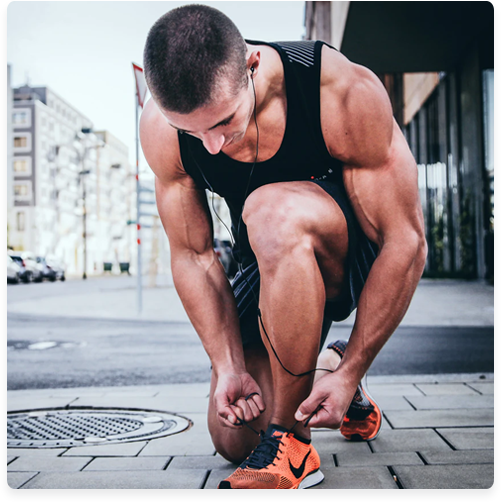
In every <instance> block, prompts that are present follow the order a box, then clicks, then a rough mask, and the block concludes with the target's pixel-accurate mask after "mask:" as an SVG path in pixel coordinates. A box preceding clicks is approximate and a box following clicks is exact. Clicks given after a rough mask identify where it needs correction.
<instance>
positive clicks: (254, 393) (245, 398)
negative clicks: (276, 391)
mask: <svg viewBox="0 0 501 502" xmlns="http://www.w3.org/2000/svg"><path fill="white" fill-rule="evenodd" d="M261 394H262V392H261V389H260V388H259V385H258V384H257V383H256V382H255V380H254V379H253V378H252V377H251V376H250V375H249V373H223V374H220V375H218V378H217V385H216V390H215V392H214V404H215V407H216V413H217V416H218V417H219V420H220V421H221V423H222V424H223V425H224V426H226V427H231V428H240V427H241V424H240V422H241V421H242V420H244V421H245V422H252V421H253V420H255V419H256V418H258V417H259V415H261V413H262V412H263V411H264V410H265V409H266V406H265V404H264V401H263V398H262V397H261Z"/></svg>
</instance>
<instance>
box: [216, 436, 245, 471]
mask: <svg viewBox="0 0 501 502" xmlns="http://www.w3.org/2000/svg"><path fill="white" fill-rule="evenodd" d="M211 437H212V443H213V444H214V448H215V449H216V452H217V453H219V455H221V456H222V457H223V458H225V459H226V460H228V462H233V463H234V464H241V463H242V462H243V461H244V460H245V459H246V458H247V457H248V456H249V455H250V453H251V452H252V450H253V449H254V446H255V445H249V444H245V443H244V442H243V441H235V439H231V440H230V439H229V438H230V437H231V436H227V438H226V440H223V439H222V438H221V436H220V435H218V434H211Z"/></svg>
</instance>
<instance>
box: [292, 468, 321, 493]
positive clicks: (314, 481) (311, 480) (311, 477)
mask: <svg viewBox="0 0 501 502" xmlns="http://www.w3.org/2000/svg"><path fill="white" fill-rule="evenodd" d="M323 480H324V475H323V473H322V471H321V470H320V469H318V470H316V471H313V472H312V473H311V474H308V476H306V477H305V478H304V479H303V481H301V483H299V486H298V490H301V489H304V488H311V487H312V486H315V485H318V484H320V483H321V482H322V481H323Z"/></svg>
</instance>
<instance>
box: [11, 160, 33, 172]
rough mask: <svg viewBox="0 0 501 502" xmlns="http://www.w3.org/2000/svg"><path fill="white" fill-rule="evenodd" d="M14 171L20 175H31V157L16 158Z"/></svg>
mask: <svg viewBox="0 0 501 502" xmlns="http://www.w3.org/2000/svg"><path fill="white" fill-rule="evenodd" d="M13 167H14V173H15V174H16V175H18V176H29V175H31V157H16V158H14V166H13Z"/></svg>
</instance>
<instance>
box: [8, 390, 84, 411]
mask: <svg viewBox="0 0 501 502" xmlns="http://www.w3.org/2000/svg"><path fill="white" fill-rule="evenodd" d="M73 401H75V398H74V397H71V396H68V397H65V396H62V397H48V396H47V397H38V395H37V397H33V393H32V394H31V395H30V394H26V395H25V396H7V412H9V413H10V412H21V411H31V410H43V409H46V408H48V409H52V408H65V407H66V406H69V405H70V404H71V403H72V402H73Z"/></svg>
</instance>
